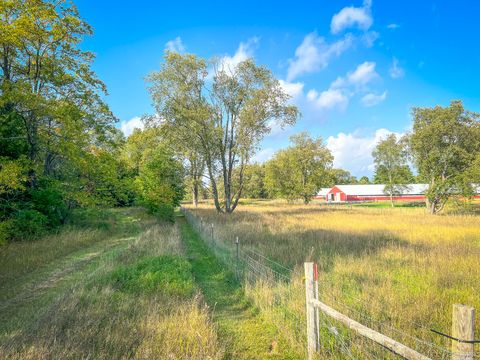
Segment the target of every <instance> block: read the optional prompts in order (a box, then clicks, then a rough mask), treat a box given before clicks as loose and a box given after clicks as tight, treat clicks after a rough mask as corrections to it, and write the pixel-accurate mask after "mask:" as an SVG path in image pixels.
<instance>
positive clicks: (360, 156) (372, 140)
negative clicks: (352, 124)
mask: <svg viewBox="0 0 480 360" xmlns="http://www.w3.org/2000/svg"><path fill="white" fill-rule="evenodd" d="M392 133H393V132H392V131H390V130H388V129H378V130H376V131H375V132H374V133H373V134H370V135H367V136H362V134H361V133H360V132H359V131H355V132H353V133H349V134H345V133H343V132H341V133H339V134H338V135H337V136H330V137H328V139H327V148H328V149H329V150H330V151H331V152H332V155H333V156H334V160H333V166H334V167H336V168H343V169H346V170H348V171H350V172H351V173H352V174H354V175H356V176H359V175H367V174H371V172H372V171H373V169H374V164H373V158H372V151H373V149H374V148H375V146H376V145H377V143H378V142H379V141H380V140H383V139H385V137H386V136H387V135H389V134H392ZM401 135H402V134H398V133H397V136H401Z"/></svg>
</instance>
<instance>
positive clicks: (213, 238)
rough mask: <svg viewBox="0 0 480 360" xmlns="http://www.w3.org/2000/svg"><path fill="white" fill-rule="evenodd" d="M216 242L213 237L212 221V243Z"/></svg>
mask: <svg viewBox="0 0 480 360" xmlns="http://www.w3.org/2000/svg"><path fill="white" fill-rule="evenodd" d="M214 242H215V240H214V238H213V223H212V243H214Z"/></svg>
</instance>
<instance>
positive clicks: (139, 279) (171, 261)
mask: <svg viewBox="0 0 480 360" xmlns="http://www.w3.org/2000/svg"><path fill="white" fill-rule="evenodd" d="M191 270H192V269H191V266H190V263H189V262H188V261H186V260H185V259H184V258H182V257H180V256H175V255H162V256H157V257H151V258H146V259H143V260H141V261H139V262H137V263H135V264H133V265H129V266H120V267H118V268H117V269H115V270H114V271H113V272H112V273H111V274H110V275H109V276H108V281H109V282H110V284H111V285H112V287H113V288H114V289H118V290H121V291H127V292H132V293H137V294H139V293H152V292H161V293H162V294H163V295H168V296H179V297H188V296H191V295H192V294H193V293H194V291H195V287H194V284H193V277H192V272H191Z"/></svg>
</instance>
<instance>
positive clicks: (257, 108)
mask: <svg viewBox="0 0 480 360" xmlns="http://www.w3.org/2000/svg"><path fill="white" fill-rule="evenodd" d="M164 60H165V61H164V63H163V64H162V67H161V69H160V71H158V72H154V73H152V74H151V75H150V76H149V77H148V81H149V89H150V93H151V95H152V99H153V104H154V106H155V109H156V111H157V113H158V115H159V116H160V118H161V119H162V121H163V122H164V124H165V127H166V129H167V130H169V131H170V132H171V133H174V134H175V136H176V137H178V138H179V139H180V141H182V144H183V145H188V144H191V146H192V147H193V148H194V149H199V150H200V154H201V155H202V157H203V159H204V160H205V165H206V169H207V176H208V179H209V180H210V183H211V190H212V196H213V200H214V204H215V207H216V209H217V211H219V212H225V213H231V212H233V211H234V210H235V208H236V207H237V205H238V201H239V199H240V197H241V195H242V189H243V184H244V171H245V166H246V165H247V164H248V163H249V162H250V160H251V158H252V156H253V155H254V154H255V152H256V150H257V149H258V147H259V144H260V141H261V140H262V139H263V138H264V136H265V135H266V134H268V133H269V132H270V130H271V126H272V125H273V124H275V123H279V124H280V126H286V125H291V124H293V123H295V121H296V119H297V117H298V115H299V112H298V110H297V108H296V107H295V106H292V105H289V104H288V99H289V96H288V95H287V94H286V93H285V92H284V90H283V89H282V87H281V86H280V83H279V81H278V80H277V79H275V78H274V76H273V75H272V73H271V72H270V71H269V70H268V69H267V68H265V67H262V66H257V65H256V64H255V63H254V61H253V60H251V59H248V60H245V61H242V62H240V63H239V64H237V65H231V64H230V66H229V65H228V64H226V63H225V61H223V60H222V59H214V60H211V61H209V62H207V61H206V60H204V59H201V58H199V57H197V56H195V55H192V54H185V55H182V54H178V53H172V52H167V53H166V55H165V59H164ZM235 174H238V176H235ZM218 181H221V182H222V193H221V194H220V193H219V186H218V184H217V182H218Z"/></svg>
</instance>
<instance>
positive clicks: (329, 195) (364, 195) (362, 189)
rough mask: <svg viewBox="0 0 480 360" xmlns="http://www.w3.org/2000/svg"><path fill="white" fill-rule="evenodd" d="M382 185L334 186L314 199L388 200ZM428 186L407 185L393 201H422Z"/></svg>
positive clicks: (479, 192)
mask: <svg viewBox="0 0 480 360" xmlns="http://www.w3.org/2000/svg"><path fill="white" fill-rule="evenodd" d="M384 188H385V185H384V184H372V185H335V186H334V187H332V188H322V189H321V190H320V191H319V192H318V194H317V196H316V198H317V199H324V200H325V201H328V202H346V201H377V200H390V196H389V195H388V194H386V193H385V192H384ZM475 188H476V196H475V198H476V199H478V198H480V186H478V185H475ZM427 189H428V184H408V185H406V186H405V188H404V189H403V191H402V192H401V193H400V194H398V195H396V196H394V197H393V199H394V200H406V201H424V200H425V192H426V191H427Z"/></svg>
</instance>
